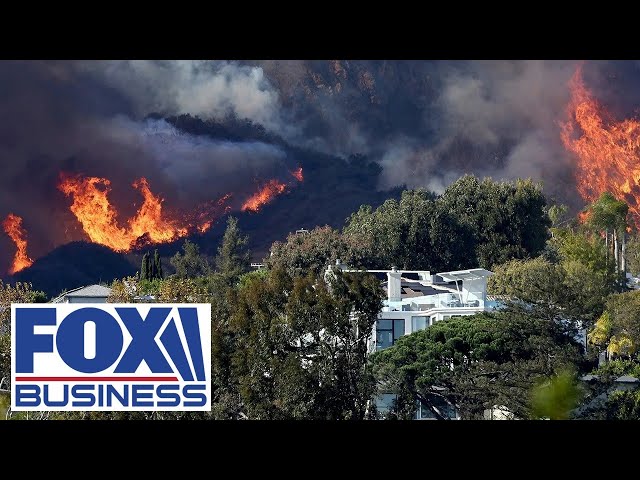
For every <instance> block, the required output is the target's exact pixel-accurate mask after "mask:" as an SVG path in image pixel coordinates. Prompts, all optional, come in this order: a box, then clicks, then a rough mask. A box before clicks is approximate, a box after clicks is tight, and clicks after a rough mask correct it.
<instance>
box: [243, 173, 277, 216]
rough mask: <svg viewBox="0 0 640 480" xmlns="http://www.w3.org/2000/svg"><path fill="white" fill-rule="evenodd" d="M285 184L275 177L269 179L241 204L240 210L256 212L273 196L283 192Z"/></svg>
mask: <svg viewBox="0 0 640 480" xmlns="http://www.w3.org/2000/svg"><path fill="white" fill-rule="evenodd" d="M286 188H287V185H286V184H284V183H281V182H279V181H278V180H276V179H273V180H269V181H268V182H267V183H266V184H265V185H264V186H263V187H261V188H260V189H259V190H258V191H257V192H256V193H254V194H253V195H251V196H250V197H249V198H248V199H247V201H245V202H244V203H243V204H242V207H241V210H242V211H243V212H246V211H247V210H250V211H252V212H257V211H258V210H260V208H261V207H262V206H263V205H266V204H267V203H269V202H270V201H271V200H273V199H274V198H275V197H277V196H278V195H280V194H281V193H282V192H284V191H285V190H286Z"/></svg>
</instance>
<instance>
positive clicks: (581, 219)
mask: <svg viewBox="0 0 640 480" xmlns="http://www.w3.org/2000/svg"><path fill="white" fill-rule="evenodd" d="M590 216H591V212H590V211H589V210H584V211H582V212H580V213H578V223H580V224H583V223H586V222H587V221H588V220H589V217H590Z"/></svg>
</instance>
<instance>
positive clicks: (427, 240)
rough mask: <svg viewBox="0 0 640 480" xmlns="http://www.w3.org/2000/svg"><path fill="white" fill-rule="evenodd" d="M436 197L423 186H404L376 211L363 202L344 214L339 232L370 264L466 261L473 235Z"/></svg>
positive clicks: (442, 265)
mask: <svg viewBox="0 0 640 480" xmlns="http://www.w3.org/2000/svg"><path fill="white" fill-rule="evenodd" d="M435 198H436V197H435V196H434V195H433V194H432V193H430V192H427V191H425V190H406V191H404V192H402V196H401V198H400V201H396V200H395V199H389V200H387V201H386V202H384V203H383V204H382V205H381V206H380V207H378V208H377V209H375V210H373V209H372V208H371V207H369V206H363V207H361V208H360V209H359V210H358V211H357V212H355V213H354V214H352V215H351V216H350V217H349V218H348V219H347V223H346V225H345V227H344V229H343V237H344V238H345V239H347V240H348V241H349V242H350V243H351V244H352V245H358V246H359V250H360V251H359V252H358V254H357V255H355V256H356V257H357V258H359V259H361V261H362V262H363V263H366V264H367V266H368V267H370V268H376V267H377V268H390V267H391V266H396V267H399V268H402V269H409V268H414V269H424V270H430V269H433V270H438V269H455V268H462V266H463V265H462V264H465V266H469V265H468V262H469V259H468V251H469V250H470V249H471V250H472V249H473V238H472V236H471V235H470V232H469V231H468V229H467V228H466V227H465V226H464V225H462V224H461V223H460V222H459V221H458V219H457V218H456V217H455V216H453V215H451V214H450V213H449V212H448V211H447V210H446V209H445V208H444V206H443V205H442V204H441V203H440V202H438V201H436V200H435ZM452 239H455V241H452Z"/></svg>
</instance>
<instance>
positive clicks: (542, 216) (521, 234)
mask: <svg viewBox="0 0 640 480" xmlns="http://www.w3.org/2000/svg"><path fill="white" fill-rule="evenodd" d="M438 201H439V202H441V203H442V204H443V206H444V207H445V209H446V210H447V211H448V212H449V213H450V214H451V215H452V216H453V217H455V218H457V219H458V220H459V221H461V222H463V223H464V224H466V225H467V226H468V227H469V228H470V230H471V232H472V236H473V238H474V239H475V241H474V243H475V245H476V247H475V252H474V254H475V255H474V257H475V258H474V259H473V260H468V263H474V262H477V266H480V267H483V268H489V269H490V268H491V267H492V266H493V265H494V264H500V263H504V262H505V261H507V260H510V259H512V258H526V257H528V256H536V255H538V254H539V253H541V252H542V250H543V249H544V247H545V244H546V241H547V239H548V238H549V226H550V225H551V220H550V219H549V216H548V214H547V211H546V199H545V196H544V195H543V193H542V185H541V184H537V183H533V182H532V181H531V180H520V179H519V180H516V181H515V182H495V181H493V180H491V179H484V180H482V181H480V180H479V179H478V178H476V177H473V176H470V175H466V176H464V177H462V178H460V179H458V180H456V181H455V182H453V183H452V184H451V185H449V187H447V189H446V190H445V191H444V193H443V194H442V197H441V198H440V199H439V200H438ZM467 256H469V255H467Z"/></svg>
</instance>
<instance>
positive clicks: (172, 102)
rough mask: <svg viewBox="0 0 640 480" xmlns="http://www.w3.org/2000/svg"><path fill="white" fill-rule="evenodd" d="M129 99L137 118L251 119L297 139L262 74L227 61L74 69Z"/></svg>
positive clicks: (136, 63)
mask: <svg viewBox="0 0 640 480" xmlns="http://www.w3.org/2000/svg"><path fill="white" fill-rule="evenodd" d="M74 65H75V67H76V68H77V69H78V70H79V71H83V72H88V73H91V74H93V75H94V76H95V78H96V79H97V80H99V81H103V82H105V83H106V84H108V85H110V86H113V87H114V88H116V89H117V90H118V91H120V92H122V93H123V94H124V95H126V96H127V98H129V99H130V100H131V102H132V104H133V105H134V108H135V110H136V112H137V113H138V115H141V116H144V115H147V114H148V113H150V112H159V113H163V114H171V115H172V114H187V113H188V114H191V115H197V116H200V117H203V118H216V119H223V118H225V117H227V116H228V115H235V116H236V117H238V118H248V119H250V120H252V121H254V122H256V123H259V124H261V125H263V126H264V127H265V128H266V129H267V130H270V131H272V132H277V133H285V132H286V133H287V134H288V135H293V134H294V131H295V129H294V128H293V127H291V126H289V125H287V124H286V123H285V122H284V121H283V119H282V117H281V115H282V112H281V109H280V105H279V101H278V92H277V90H275V89H274V88H273V86H272V85H271V84H270V82H269V81H268V80H267V79H266V78H265V76H264V72H263V70H262V68H259V67H256V66H249V65H239V64H238V63H233V62H225V61H195V60H178V61H150V60H132V61H124V60H114V61H91V62H79V63H76V64H74Z"/></svg>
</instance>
